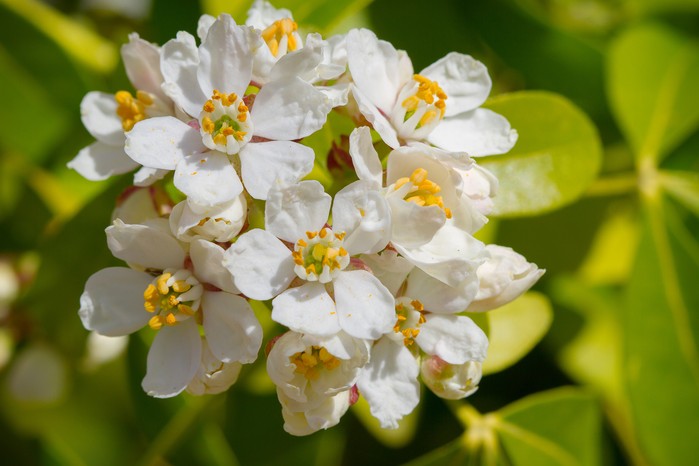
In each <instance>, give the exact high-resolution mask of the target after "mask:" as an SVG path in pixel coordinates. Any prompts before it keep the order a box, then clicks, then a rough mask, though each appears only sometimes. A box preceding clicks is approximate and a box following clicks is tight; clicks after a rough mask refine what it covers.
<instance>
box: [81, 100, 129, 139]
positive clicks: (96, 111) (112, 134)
mask: <svg viewBox="0 0 699 466" xmlns="http://www.w3.org/2000/svg"><path fill="white" fill-rule="evenodd" d="M117 106H118V105H117V102H116V100H114V94H106V93H104V92H97V91H92V92H88V93H87V94H86V95H85V97H83V100H82V102H80V117H81V118H82V122H83V125H85V129H87V131H88V132H89V133H90V134H91V135H92V137H94V138H95V139H97V140H98V141H100V142H103V143H105V144H109V145H110V146H120V145H122V144H124V128H123V127H122V126H121V119H120V118H119V116H118V115H117V113H116V110H117Z"/></svg>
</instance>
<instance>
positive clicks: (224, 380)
mask: <svg viewBox="0 0 699 466" xmlns="http://www.w3.org/2000/svg"><path fill="white" fill-rule="evenodd" d="M242 367H243V366H242V364H240V363H239V362H230V363H225V362H221V361H219V360H218V359H216V357H215V356H214V355H213V353H212V352H211V349H210V348H209V345H208V343H207V341H206V339H205V338H202V351H201V363H200V364H199V369H198V370H197V373H196V375H195V376H194V378H193V379H192V381H191V382H189V385H187V391H188V392H189V393H191V394H192V395H197V396H201V395H215V394H217V393H221V392H224V391H226V390H228V389H229V388H230V387H231V385H233V384H234V383H235V382H236V381H237V380H238V375H239V374H240V369H241V368H242Z"/></svg>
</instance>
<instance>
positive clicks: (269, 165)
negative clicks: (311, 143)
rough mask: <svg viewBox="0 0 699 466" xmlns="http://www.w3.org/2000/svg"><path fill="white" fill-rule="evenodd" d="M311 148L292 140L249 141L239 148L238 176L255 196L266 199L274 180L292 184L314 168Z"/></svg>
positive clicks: (313, 156)
mask: <svg viewBox="0 0 699 466" xmlns="http://www.w3.org/2000/svg"><path fill="white" fill-rule="evenodd" d="M314 158H315V154H314V153H313V149H311V148H310V147H306V146H304V145H302V144H298V143H296V142H292V141H269V142H255V143H248V144H246V145H245V147H243V150H241V151H240V164H241V176H242V178H243V183H245V188H246V189H247V190H248V192H249V193H250V195H251V196H252V197H254V198H255V199H262V200H265V199H267V195H268V193H269V189H270V188H271V187H272V185H273V184H274V183H275V182H276V181H282V182H285V183H294V182H296V181H298V180H300V179H301V178H303V177H304V176H306V175H307V174H308V173H309V172H310V171H311V170H312V169H313V160H314Z"/></svg>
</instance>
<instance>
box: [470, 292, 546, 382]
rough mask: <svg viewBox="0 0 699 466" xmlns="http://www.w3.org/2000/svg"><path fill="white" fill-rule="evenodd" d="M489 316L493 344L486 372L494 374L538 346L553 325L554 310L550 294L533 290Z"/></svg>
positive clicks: (489, 334) (489, 335)
mask: <svg viewBox="0 0 699 466" xmlns="http://www.w3.org/2000/svg"><path fill="white" fill-rule="evenodd" d="M487 316H488V339H489V340H490V345H489V347H488V357H487V358H486V359H485V362H484V363H483V373H484V374H492V373H493V372H499V371H501V370H503V369H507V368H508V367H510V366H511V365H513V364H515V363H516V362H517V361H519V360H520V359H522V358H523V357H524V356H526V354H527V353H529V351H531V350H532V348H534V346H535V345H536V344H537V343H538V342H539V341H540V340H541V339H542V338H543V337H544V335H545V334H546V332H547V331H548V329H549V327H550V326H551V321H552V319H553V310H552V309H551V303H550V302H549V300H548V298H546V296H544V295H543V294H541V293H537V292H536V291H530V292H528V293H526V294H524V295H523V296H520V297H519V298H518V299H516V300H514V301H512V302H511V303H509V304H506V305H505V306H503V307H501V308H498V309H495V310H493V311H490V312H488V313H487ZM469 317H471V315H469Z"/></svg>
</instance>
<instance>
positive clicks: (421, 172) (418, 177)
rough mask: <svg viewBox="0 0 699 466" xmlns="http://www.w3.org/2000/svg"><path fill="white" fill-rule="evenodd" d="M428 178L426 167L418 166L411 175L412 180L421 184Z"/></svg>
mask: <svg viewBox="0 0 699 466" xmlns="http://www.w3.org/2000/svg"><path fill="white" fill-rule="evenodd" d="M426 179H427V170H425V169H424V168H416V169H415V170H414V171H413V173H412V174H411V175H410V182H411V183H413V184H420V183H422V182H423V181H425V180H426Z"/></svg>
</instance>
